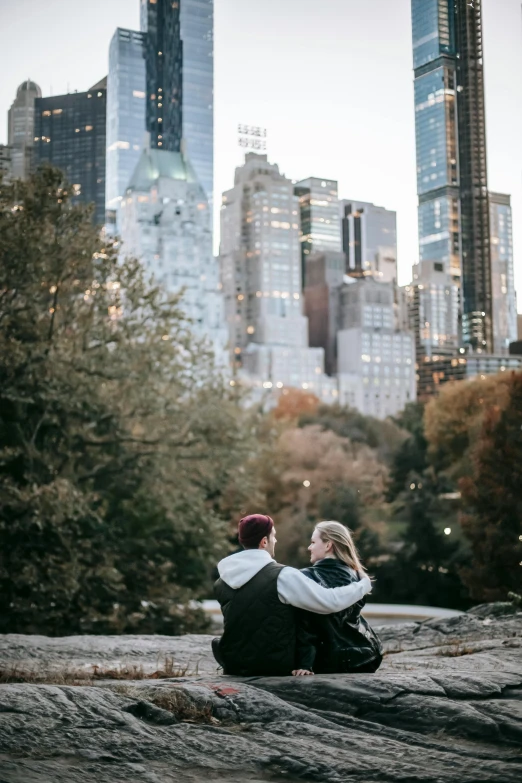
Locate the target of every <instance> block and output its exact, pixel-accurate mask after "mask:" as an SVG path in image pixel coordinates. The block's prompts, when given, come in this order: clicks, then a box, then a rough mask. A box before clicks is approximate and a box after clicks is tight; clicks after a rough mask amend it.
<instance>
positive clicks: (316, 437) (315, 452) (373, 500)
mask: <svg viewBox="0 0 522 783" xmlns="http://www.w3.org/2000/svg"><path fill="white" fill-rule="evenodd" d="M258 472H259V475H260V478H261V481H262V486H263V491H264V495H265V498H266V508H267V509H269V511H268V513H270V514H271V516H272V517H273V518H274V521H275V524H276V529H277V538H278V545H277V555H278V559H279V560H280V561H281V562H284V563H288V564H289V565H295V566H304V565H306V563H307V561H308V555H307V552H306V548H307V546H308V544H309V543H310V535H311V533H312V531H313V528H314V525H315V524H316V523H317V522H319V521H320V520H321V519H327V518H329V519H337V520H338V521H339V522H342V523H343V524H347V525H348V526H349V527H351V528H352V529H354V530H355V533H356V540H357V541H359V538H361V537H363V538H365V540H367V541H368V543H369V540H370V539H369V538H366V533H365V532H364V535H363V531H366V530H367V528H368V523H367V521H366V518H365V517H366V514H367V511H368V509H370V508H375V507H378V506H379V504H380V503H381V502H382V498H383V492H384V488H385V485H386V480H387V468H386V466H385V465H384V464H383V463H382V462H381V461H380V460H379V458H378V456H377V454H376V453H375V451H374V450H373V449H370V448H369V447H368V446H365V445H363V444H360V443H352V442H351V441H349V440H348V439H347V438H341V437H339V436H338V435H336V434H335V433H334V432H332V431H324V430H323V429H322V428H321V427H320V426H319V425H314V426H309V427H303V428H291V427H287V428H283V429H282V430H281V431H280V433H279V435H278V437H277V439H276V441H275V444H274V447H273V449H272V450H267V452H266V454H265V459H264V460H263V461H262V463H261V464H260V465H259V468H258ZM374 542H375V539H374ZM364 554H365V555H367V554H375V552H369V551H368V550H365V552H364Z"/></svg>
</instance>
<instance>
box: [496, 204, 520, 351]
mask: <svg viewBox="0 0 522 783" xmlns="http://www.w3.org/2000/svg"><path fill="white" fill-rule="evenodd" d="M489 205H490V216H491V220H490V223H491V281H492V292H493V338H494V346H495V353H497V354H507V353H509V344H510V343H512V342H514V341H515V340H516V339H517V297H516V293H515V280H514V270H513V222H512V217H511V197H510V196H508V195H505V194H503V193H490V194H489Z"/></svg>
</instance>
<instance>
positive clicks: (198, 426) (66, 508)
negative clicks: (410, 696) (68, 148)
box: [0, 169, 256, 633]
mask: <svg viewBox="0 0 522 783" xmlns="http://www.w3.org/2000/svg"><path fill="white" fill-rule="evenodd" d="M118 253H119V248H118V246H117V243H114V242H112V241H105V240H103V239H101V238H100V236H99V235H98V233H97V231H96V230H95V229H94V228H93V226H92V225H91V220H90V211H89V210H88V209H86V208H84V207H79V206H72V205H71V202H70V192H69V187H68V185H67V184H66V183H65V182H64V181H63V178H62V175H61V174H60V172H57V171H56V170H52V169H45V170H41V171H40V172H39V173H38V174H36V175H35V176H34V177H33V178H32V179H31V180H29V181H28V182H27V183H22V182H14V183H12V184H7V183H1V184H0V617H1V618H2V619H1V621H0V632H6V631H18V632H44V633H74V632H78V631H94V630H100V631H116V632H117V631H124V630H131V631H132V630H136V631H137V630H147V631H161V632H176V631H181V630H184V629H187V628H188V627H201V618H200V619H199V620H198V617H197V613H196V614H195V613H194V612H191V611H188V612H187V611H184V610H180V609H179V606H180V605H181V604H186V600H187V598H189V597H192V596H194V595H197V594H198V591H200V590H202V589H203V588H204V586H206V585H207V579H208V575H209V572H210V568H211V566H212V565H213V564H214V563H215V561H216V560H217V559H218V557H219V556H220V555H221V554H222V553H223V552H224V551H226V547H227V532H228V523H229V519H228V517H227V516H226V514H227V511H228V508H227V503H228V500H227V498H226V493H227V490H228V489H229V488H233V490H234V494H235V497H236V498H237V499H238V502H242V498H244V496H245V495H246V494H247V493H248V491H249V484H248V481H247V480H246V478H243V477H244V475H245V474H244V473H241V468H242V467H243V466H244V463H245V461H246V460H247V459H248V458H250V456H251V455H252V453H253V452H255V448H256V446H255V437H254V433H255V426H256V424H255V421H254V418H255V417H254V418H253V417H252V415H251V414H249V413H248V412H245V411H244V410H242V409H241V408H240V407H239V406H238V405H237V401H236V400H235V399H234V397H233V396H231V395H232V390H231V389H230V388H228V389H226V388H225V387H224V385H223V382H222V380H221V378H220V377H219V376H217V375H216V374H215V372H214V370H213V362H212V356H211V355H210V353H209V352H208V350H207V349H206V347H205V346H204V345H203V344H202V343H201V342H198V341H197V340H196V339H195V338H194V337H193V335H192V334H191V331H190V324H189V323H188V322H187V321H186V319H185V317H184V315H183V312H182V310H181V308H180V304H179V297H171V298H168V297H166V296H165V295H164V294H163V293H162V291H161V290H160V289H159V288H158V287H156V286H155V285H154V283H153V281H147V280H146V279H145V277H144V272H143V269H142V267H141V265H140V264H139V262H138V261H136V260H134V259H125V260H121V259H119V257H118ZM198 623H199V625H198ZM191 624H192V625H191Z"/></svg>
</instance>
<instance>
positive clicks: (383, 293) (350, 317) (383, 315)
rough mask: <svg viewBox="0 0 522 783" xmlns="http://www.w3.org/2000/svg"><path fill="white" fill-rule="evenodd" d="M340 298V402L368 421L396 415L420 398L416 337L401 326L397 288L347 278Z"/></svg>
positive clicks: (338, 357) (338, 359) (362, 279)
mask: <svg viewBox="0 0 522 783" xmlns="http://www.w3.org/2000/svg"><path fill="white" fill-rule="evenodd" d="M339 295H340V329H339V332H338V334H337V362H338V373H339V399H340V402H341V404H343V405H349V406H351V407H354V408H356V409H357V410H359V411H361V413H364V414H365V415H367V416H376V417H377V418H379V419H384V418H386V417H387V416H394V415H396V414H397V413H399V411H401V410H403V408H404V406H405V405H406V404H407V403H408V402H413V401H414V400H415V399H416V391H415V346H414V341H413V335H412V334H411V332H409V331H403V330H399V329H397V328H396V327H395V318H394V285H393V283H382V282H379V281H377V280H375V279H373V278H372V277H360V278H358V279H357V278H350V277H347V278H345V283H344V284H343V286H342V287H341V289H340V290H339Z"/></svg>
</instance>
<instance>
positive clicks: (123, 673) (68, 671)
mask: <svg viewBox="0 0 522 783" xmlns="http://www.w3.org/2000/svg"><path fill="white" fill-rule="evenodd" d="M197 674H198V665H197V664H196V666H195V667H194V668H192V669H191V668H190V667H189V665H180V664H178V663H176V662H175V661H174V658H168V657H166V658H165V660H164V662H163V665H162V666H161V667H160V668H159V669H157V670H156V671H154V672H145V670H144V668H143V666H142V665H136V664H130V665H129V664H125V665H120V666H117V667H115V668H106V667H104V666H100V665H98V664H94V665H93V666H91V670H90V671H89V669H72V668H67V667H65V668H63V669H57V670H56V671H54V670H45V669H41V668H36V669H27V668H22V667H21V666H20V665H18V664H13V665H11V666H9V667H6V668H4V669H1V668H0V683H3V684H5V683H29V684H33V685H93V684H94V683H95V682H98V681H99V680H165V679H170V678H176V677H195V676H197Z"/></svg>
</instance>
